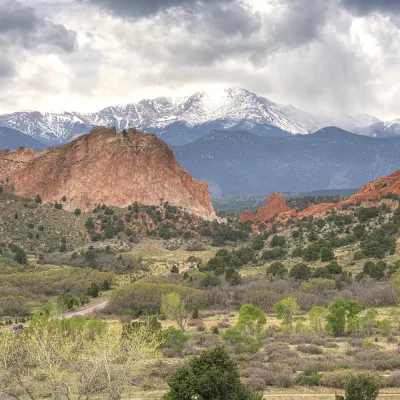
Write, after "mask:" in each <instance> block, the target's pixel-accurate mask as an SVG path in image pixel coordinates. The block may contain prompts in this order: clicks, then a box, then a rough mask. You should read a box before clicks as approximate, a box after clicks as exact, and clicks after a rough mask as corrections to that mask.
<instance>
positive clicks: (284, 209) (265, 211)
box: [240, 193, 296, 223]
mask: <svg viewBox="0 0 400 400" xmlns="http://www.w3.org/2000/svg"><path fill="white" fill-rule="evenodd" d="M295 214H296V210H294V209H291V208H289V207H288V206H287V205H286V200H285V197H284V196H283V195H282V194H280V193H272V194H271V195H270V196H269V197H268V200H267V205H266V206H264V207H260V208H259V210H258V213H257V215H254V214H253V213H252V212H251V211H249V210H245V211H244V212H243V213H242V215H241V217H240V222H246V221H251V222H253V223H257V222H264V221H267V220H269V219H271V218H274V217H278V218H279V219H283V220H286V219H288V218H290V217H291V216H294V215H295Z"/></svg>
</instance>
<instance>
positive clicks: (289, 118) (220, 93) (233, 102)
mask: <svg viewBox="0 0 400 400" xmlns="http://www.w3.org/2000/svg"><path fill="white" fill-rule="evenodd" d="M216 121H217V122H218V128H222V129H231V128H236V127H237V126H242V127H243V126H245V127H250V128H251V127H259V126H263V127H266V129H272V128H277V129H278V130H279V129H280V130H283V131H287V132H290V133H300V134H307V133H311V132H315V131H316V130H318V129H320V128H323V127H325V126H328V125H338V124H335V121H333V120H332V119H329V118H327V117H325V116H320V115H312V114H309V113H307V112H304V111H301V110H299V109H297V108H295V107H293V106H290V105H283V104H279V103H274V102H272V101H270V100H269V99H267V98H265V97H260V96H257V95H256V94H254V93H252V92H250V91H248V90H245V89H242V88H240V87H230V88H226V89H215V90H210V91H203V92H197V93H194V94H193V95H192V96H185V97H158V98H154V99H143V100H141V101H139V102H137V103H131V104H126V105H115V106H110V107H107V108H104V109H102V110H100V111H99V112H96V113H80V112H63V113H41V112H35V111H31V112H17V113H13V114H6V115H0V126H4V127H9V128H13V129H16V130H19V131H21V132H23V133H26V134H28V135H30V136H32V137H34V138H35V139H37V140H39V141H42V142H43V143H46V144H59V143H63V142H66V141H68V140H70V139H71V138H73V137H76V136H77V135H80V134H84V133H87V132H88V131H90V129H91V128H92V127H93V126H95V125H106V126H115V127H116V128H117V129H118V130H122V129H125V128H129V127H136V128H138V129H141V130H144V131H147V132H149V131H152V130H154V131H159V130H163V129H167V128H169V127H171V126H172V125H173V124H180V125H181V126H184V127H186V128H188V129H191V128H199V127H201V126H203V125H207V126H208V125H211V124H214V125H215V124H216ZM377 121H379V120H377V119H375V118H374V117H370V116H365V115H361V116H355V117H349V121H348V123H346V124H348V125H349V126H363V125H364V122H367V123H366V124H368V123H369V122H377Z"/></svg>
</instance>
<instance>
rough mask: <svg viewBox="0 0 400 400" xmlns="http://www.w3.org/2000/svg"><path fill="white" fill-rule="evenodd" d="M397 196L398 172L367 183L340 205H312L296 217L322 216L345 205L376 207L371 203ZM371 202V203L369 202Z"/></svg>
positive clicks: (399, 172)
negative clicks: (360, 204)
mask: <svg viewBox="0 0 400 400" xmlns="http://www.w3.org/2000/svg"><path fill="white" fill-rule="evenodd" d="M390 195H397V196H399V197H400V170H399V171H396V172H394V173H393V174H391V175H388V176H384V177H382V178H379V179H377V180H376V181H373V182H368V183H367V184H365V185H364V186H363V187H362V189H361V190H360V191H359V192H357V193H356V194H353V195H352V196H350V197H349V198H348V199H346V200H344V201H342V202H340V203H321V204H314V205H312V206H310V207H308V208H307V209H305V210H304V211H302V212H301V213H299V214H298V215H297V217H298V218H303V217H309V216H318V215H323V214H324V213H326V211H330V210H334V209H338V210H340V209H342V208H343V207H344V206H346V205H351V204H357V203H366V202H368V203H367V204H365V206H366V207H368V206H374V205H376V204H375V203H374V202H373V201H379V200H381V199H382V198H387V197H390ZM371 201H372V202H371Z"/></svg>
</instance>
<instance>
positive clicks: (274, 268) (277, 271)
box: [267, 261, 287, 278]
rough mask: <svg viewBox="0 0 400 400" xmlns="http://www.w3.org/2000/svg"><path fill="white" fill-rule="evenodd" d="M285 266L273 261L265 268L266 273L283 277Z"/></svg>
mask: <svg viewBox="0 0 400 400" xmlns="http://www.w3.org/2000/svg"><path fill="white" fill-rule="evenodd" d="M286 272H287V271H286V268H285V266H284V265H283V264H282V263H281V262H279V261H276V262H273V263H272V264H271V265H270V266H269V267H268V268H267V275H269V274H270V275H273V276H277V277H279V278H283V277H284V276H285V275H286Z"/></svg>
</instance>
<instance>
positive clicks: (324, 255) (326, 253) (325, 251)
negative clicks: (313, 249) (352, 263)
mask: <svg viewBox="0 0 400 400" xmlns="http://www.w3.org/2000/svg"><path fill="white" fill-rule="evenodd" d="M334 258H335V254H334V252H333V250H332V249H330V248H329V247H323V248H322V249H321V261H322V262H327V261H332V260H333V259H334Z"/></svg>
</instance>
